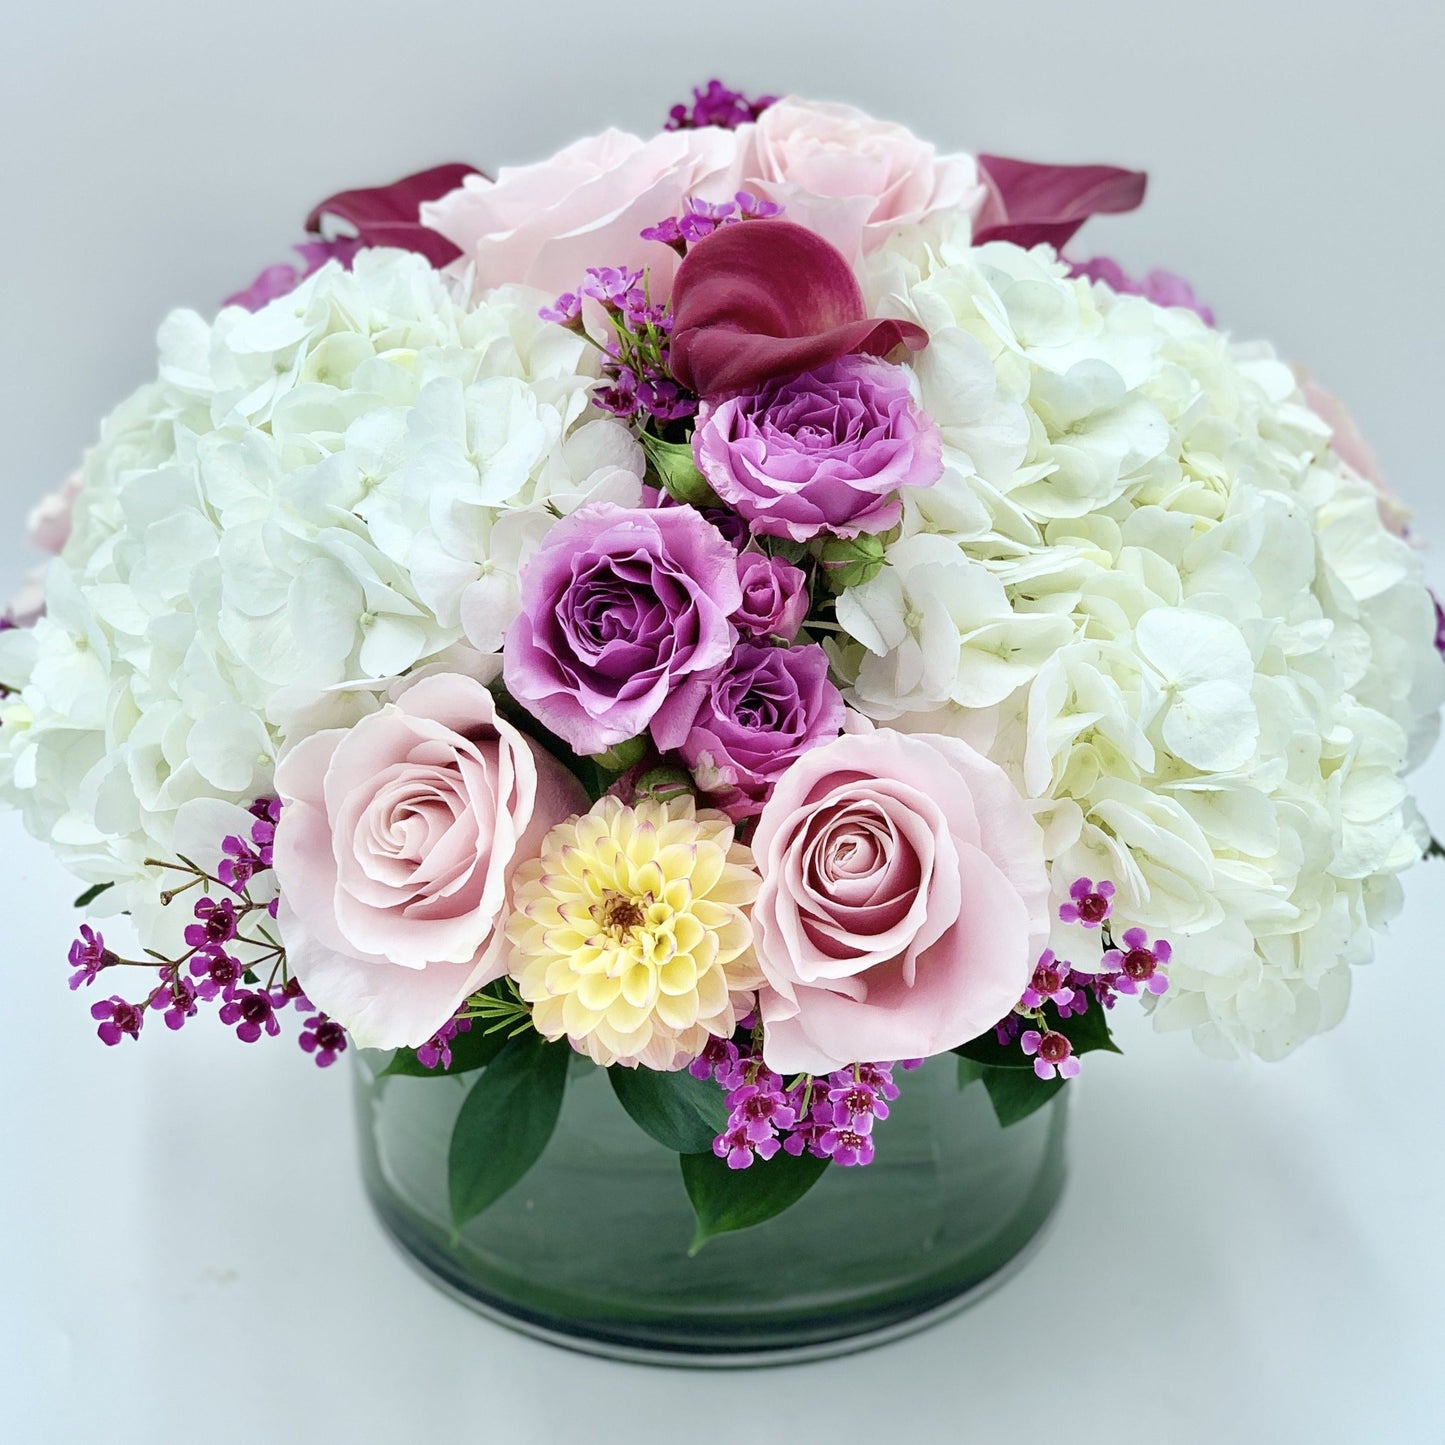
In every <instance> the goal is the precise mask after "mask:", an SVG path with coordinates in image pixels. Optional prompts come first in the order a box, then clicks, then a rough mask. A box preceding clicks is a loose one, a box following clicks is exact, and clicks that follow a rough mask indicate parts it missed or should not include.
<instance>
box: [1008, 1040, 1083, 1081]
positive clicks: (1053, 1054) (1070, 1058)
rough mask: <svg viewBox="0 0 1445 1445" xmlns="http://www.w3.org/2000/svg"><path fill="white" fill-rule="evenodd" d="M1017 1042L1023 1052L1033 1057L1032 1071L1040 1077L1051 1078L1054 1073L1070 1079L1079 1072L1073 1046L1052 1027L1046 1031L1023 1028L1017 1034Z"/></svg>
mask: <svg viewBox="0 0 1445 1445" xmlns="http://www.w3.org/2000/svg"><path fill="white" fill-rule="evenodd" d="M1019 1044H1020V1046H1021V1047H1022V1048H1023V1051H1024V1053H1026V1054H1027V1055H1028V1056H1029V1057H1030V1058H1031V1059H1033V1061H1034V1073H1036V1074H1037V1075H1038V1076H1039V1078H1041V1079H1052V1078H1053V1077H1054V1076H1055V1075H1056V1074H1057V1075H1058V1077H1059V1078H1061V1079H1072V1078H1073V1077H1074V1075H1075V1074H1077V1073H1078V1072H1079V1061H1078V1060H1077V1059H1076V1058H1075V1057H1074V1046H1073V1045H1072V1044H1071V1043H1070V1042H1069V1041H1068V1039H1067V1038H1066V1037H1065V1036H1064V1035H1063V1034H1061V1033H1058V1032H1056V1031H1055V1030H1053V1029H1050V1030H1049V1031H1048V1032H1047V1033H1040V1032H1039V1031H1038V1029H1025V1030H1024V1031H1023V1033H1022V1034H1021V1035H1020V1036H1019Z"/></svg>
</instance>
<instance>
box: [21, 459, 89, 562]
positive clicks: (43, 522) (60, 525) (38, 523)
mask: <svg viewBox="0 0 1445 1445" xmlns="http://www.w3.org/2000/svg"><path fill="white" fill-rule="evenodd" d="M81 486H82V481H81V476H80V473H79V472H78V471H76V472H71V474H70V475H69V476H68V477H66V479H65V480H64V481H63V482H62V483H61V484H60V488H59V490H58V491H54V492H51V493H50V494H49V495H48V496H44V497H42V498H41V499H40V500H39V501H38V502H36V504H35V505H34V506H33V507H31V509H30V515H29V516H28V517H27V518H26V519H25V538H26V541H28V542H29V543H30V545H31V546H32V547H36V548H39V550H40V551H42V552H49V553H50V555H51V556H52V557H58V556H59V555H60V554H61V553H62V552H63V551H64V550H65V544H66V543H67V542H68V541H70V528H71V517H72V514H73V513H74V511H75V502H76V498H77V497H79V496H80V489H81Z"/></svg>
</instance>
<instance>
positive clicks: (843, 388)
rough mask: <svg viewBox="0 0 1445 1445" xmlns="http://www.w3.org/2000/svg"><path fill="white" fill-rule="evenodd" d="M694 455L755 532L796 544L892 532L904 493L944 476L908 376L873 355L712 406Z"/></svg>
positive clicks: (701, 417)
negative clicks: (822, 537) (827, 535)
mask: <svg viewBox="0 0 1445 1445" xmlns="http://www.w3.org/2000/svg"><path fill="white" fill-rule="evenodd" d="M693 455H694V458H695V459H696V461H697V465H698V470H699V471H701V472H702V474H703V476H705V477H706V478H707V480H708V482H709V483H710V484H711V486H712V489H713V490H714V491H715V492H716V493H717V494H718V496H719V497H721V498H722V499H723V501H725V502H727V503H728V505H729V506H731V507H734V508H736V509H737V511H738V512H739V513H740V514H741V515H742V516H743V517H744V518H746V520H747V521H748V523H749V524H750V525H751V526H752V529H753V531H754V532H757V533H761V534H763V535H766V536H770V537H791V538H792V539H793V540H794V541H795V542H805V541H807V540H808V539H809V538H810V537H815V536H817V535H818V533H820V532H831V533H834V534H835V535H837V536H840V537H856V536H858V535H859V533H862V532H883V531H886V530H887V529H888V528H889V527H891V526H893V525H894V524H895V523H896V522H897V521H898V518H899V516H900V515H901V512H902V507H901V505H900V503H899V501H898V496H897V492H898V489H899V488H900V487H928V486H932V485H933V483H934V482H936V481H937V480H938V478H939V477H940V476H941V475H942V473H943V443H942V440H941V439H940V437H939V434H938V428H937V427H936V426H934V424H933V422H932V420H931V419H930V418H929V417H928V416H927V415H925V414H924V412H922V411H921V410H920V409H919V408H918V406H917V405H916V404H915V403H914V400H913V396H912V393H911V392H910V391H909V389H908V376H907V373H906V372H905V371H904V369H903V368H902V367H901V366H893V365H890V364H889V363H888V362H886V361H880V360H878V359H877V358H876V357H871V356H843V357H839V358H838V360H836V361H832V362H829V363H828V364H827V365H825V366H821V367H819V368H818V369H817V370H816V371H809V372H804V373H803V375H801V376H794V377H789V378H787V379H786V380H782V381H769V382H764V383H763V384H762V385H761V386H759V387H757V388H756V389H754V390H752V391H744V392H740V393H739V394H738V395H736V396H733V397H729V398H728V399H727V400H725V401H721V402H704V403H703V405H702V409H701V410H700V411H699V412H698V424H697V430H696V431H695V432H694V434H693Z"/></svg>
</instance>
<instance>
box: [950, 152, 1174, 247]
mask: <svg viewBox="0 0 1445 1445" xmlns="http://www.w3.org/2000/svg"><path fill="white" fill-rule="evenodd" d="M978 164H979V168H980V169H981V170H982V171H983V173H984V175H985V177H986V178H987V180H988V183H989V189H990V191H991V192H992V194H991V195H990V197H989V199H988V202H987V204H985V206H984V209H983V214H982V215H981V216H980V217H979V224H978V227H977V228H976V231H975V234H974V241H975V243H976V244H978V245H982V244H983V243H984V242H985V241H1013V242H1014V243H1015V244H1016V245H1019V246H1037V245H1039V244H1040V243H1041V242H1047V243H1048V244H1049V245H1050V246H1053V247H1055V248H1056V249H1058V248H1062V247H1063V246H1064V245H1065V244H1066V243H1067V242H1068V241H1069V240H1070V238H1071V237H1072V236H1073V234H1074V232H1076V231H1077V230H1078V229H1079V227H1080V226H1082V225H1083V224H1084V222H1085V221H1087V220H1088V219H1089V217H1090V216H1095V215H1099V214H1101V213H1105V214H1110V215H1113V214H1117V213H1118V212H1120V211H1132V210H1134V209H1135V208H1136V207H1137V206H1138V205H1139V204H1140V202H1141V201H1143V199H1144V188H1145V186H1146V184H1147V183H1148V177H1147V176H1145V174H1144V173H1143V172H1142V171H1125V170H1120V169H1119V168H1118V167H1117V166H1049V165H1035V164H1034V163H1033V162H1032V161H1015V160H1009V159H1008V158H1007V157H1006V156H979V158H978Z"/></svg>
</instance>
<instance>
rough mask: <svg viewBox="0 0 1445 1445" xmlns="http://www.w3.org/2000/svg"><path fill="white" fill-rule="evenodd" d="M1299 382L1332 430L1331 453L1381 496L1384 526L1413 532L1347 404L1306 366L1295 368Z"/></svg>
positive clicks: (1307, 400)
mask: <svg viewBox="0 0 1445 1445" xmlns="http://www.w3.org/2000/svg"><path fill="white" fill-rule="evenodd" d="M1294 374H1295V380H1296V381H1297V382H1298V383H1299V389H1300V392H1301V394H1302V395H1303V396H1304V399H1305V405H1306V406H1307V407H1309V409H1310V410H1311V411H1312V412H1314V414H1315V415H1316V416H1317V417H1319V419H1320V420H1321V421H1322V422H1324V424H1325V425H1326V426H1327V427H1329V429H1330V450H1331V451H1332V452H1334V454H1335V455H1336V456H1337V457H1338V458H1339V459H1340V461H1341V462H1343V463H1344V466H1345V470H1346V471H1348V472H1351V473H1353V474H1354V475H1355V476H1357V477H1359V478H1360V480H1361V481H1363V482H1368V483H1369V484H1370V485H1371V486H1372V487H1373V488H1374V489H1375V491H1376V493H1377V494H1378V496H1379V503H1378V505H1379V509H1380V523H1381V525H1382V526H1383V527H1384V528H1385V530H1386V531H1388V532H1393V533H1394V534H1395V536H1397V537H1407V536H1409V533H1410V509H1409V508H1408V507H1407V506H1406V505H1405V504H1404V502H1402V501H1401V500H1400V498H1399V497H1398V496H1397V495H1396V494H1395V490H1394V488H1393V487H1391V486H1390V484H1389V483H1388V482H1387V481H1386V480H1385V478H1384V477H1383V475H1381V472H1380V462H1379V458H1378V457H1376V456H1375V449H1374V447H1372V446H1371V445H1370V444H1369V442H1367V441H1366V440H1365V437H1364V433H1363V432H1361V430H1360V429H1359V427H1357V426H1356V425H1355V419H1354V418H1353V417H1352V416H1351V415H1350V414H1349V412H1348V411H1346V410H1345V404H1344V402H1342V401H1341V400H1340V399H1339V397H1337V396H1335V395H1334V394H1333V393H1332V392H1328V391H1326V390H1325V389H1324V387H1322V386H1321V385H1320V384H1319V383H1318V382H1317V381H1316V380H1315V379H1314V378H1313V377H1312V376H1311V375H1310V373H1309V371H1308V369H1307V368H1306V367H1303V366H1296V367H1295V368H1294Z"/></svg>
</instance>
